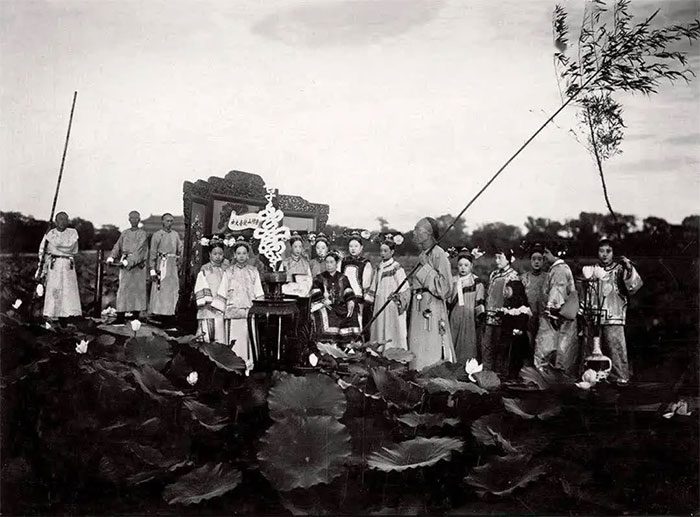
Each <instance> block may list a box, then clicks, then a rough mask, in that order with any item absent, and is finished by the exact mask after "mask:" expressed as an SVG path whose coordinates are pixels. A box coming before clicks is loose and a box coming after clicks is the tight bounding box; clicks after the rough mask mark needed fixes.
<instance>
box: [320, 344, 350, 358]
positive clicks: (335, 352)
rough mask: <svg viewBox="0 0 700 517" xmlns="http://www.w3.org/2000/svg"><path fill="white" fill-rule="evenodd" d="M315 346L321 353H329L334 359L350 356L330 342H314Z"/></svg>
mask: <svg viewBox="0 0 700 517" xmlns="http://www.w3.org/2000/svg"><path fill="white" fill-rule="evenodd" d="M316 348H317V349H318V351H319V352H320V353H321V354H324V355H330V356H331V357H333V358H335V359H349V358H350V356H349V355H348V354H346V353H345V352H343V351H342V350H341V349H340V348H339V347H338V345H335V344H332V343H316Z"/></svg>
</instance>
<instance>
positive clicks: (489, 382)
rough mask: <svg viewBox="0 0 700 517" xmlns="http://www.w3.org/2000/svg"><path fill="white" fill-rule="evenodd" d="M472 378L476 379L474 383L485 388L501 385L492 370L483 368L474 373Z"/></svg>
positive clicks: (493, 388)
mask: <svg viewBox="0 0 700 517" xmlns="http://www.w3.org/2000/svg"><path fill="white" fill-rule="evenodd" d="M474 378H475V379H476V384H477V385H478V386H479V387H480V388H484V389H485V390H488V391H491V390H496V389H498V388H500V387H501V380H500V379H499V378H498V375H496V374H495V373H494V372H492V371H489V370H483V371H481V372H478V373H475V374H474Z"/></svg>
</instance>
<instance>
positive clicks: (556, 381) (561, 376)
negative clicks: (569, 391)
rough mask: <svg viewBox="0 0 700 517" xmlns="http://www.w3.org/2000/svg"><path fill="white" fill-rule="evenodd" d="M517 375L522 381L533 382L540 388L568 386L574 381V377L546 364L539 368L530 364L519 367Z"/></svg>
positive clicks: (548, 388) (549, 388)
mask: <svg viewBox="0 0 700 517" xmlns="http://www.w3.org/2000/svg"><path fill="white" fill-rule="evenodd" d="M519 375H520V378H521V379H522V381H523V382H524V383H526V384H528V383H529V384H534V385H536V386H537V387H538V388H539V389H541V390H551V389H554V388H558V387H562V386H570V385H573V384H574V382H575V379H573V378H571V377H569V376H568V375H566V374H565V373H563V372H562V371H560V370H557V369H555V368H551V367H548V366H546V367H544V368H542V369H541V370H538V369H537V368H534V367H532V366H524V367H523V368H521V369H520V374H519Z"/></svg>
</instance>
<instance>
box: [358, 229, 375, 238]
mask: <svg viewBox="0 0 700 517" xmlns="http://www.w3.org/2000/svg"><path fill="white" fill-rule="evenodd" d="M371 236H372V234H371V233H369V230H362V231H361V232H360V237H362V238H363V239H364V240H369V238H370V237H371Z"/></svg>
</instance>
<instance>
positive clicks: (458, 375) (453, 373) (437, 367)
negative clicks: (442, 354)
mask: <svg viewBox="0 0 700 517" xmlns="http://www.w3.org/2000/svg"><path fill="white" fill-rule="evenodd" d="M420 376H421V377H424V378H432V377H439V378H441V379H452V380H454V381H468V380H469V376H468V375H467V372H466V371H465V369H464V365H463V364H460V363H451V362H448V361H441V362H438V363H435V364H433V365H431V366H426V367H425V368H423V369H422V370H421V371H420Z"/></svg>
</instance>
